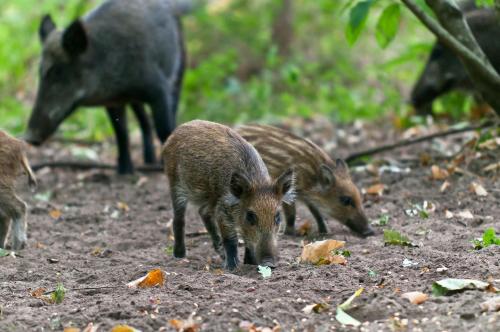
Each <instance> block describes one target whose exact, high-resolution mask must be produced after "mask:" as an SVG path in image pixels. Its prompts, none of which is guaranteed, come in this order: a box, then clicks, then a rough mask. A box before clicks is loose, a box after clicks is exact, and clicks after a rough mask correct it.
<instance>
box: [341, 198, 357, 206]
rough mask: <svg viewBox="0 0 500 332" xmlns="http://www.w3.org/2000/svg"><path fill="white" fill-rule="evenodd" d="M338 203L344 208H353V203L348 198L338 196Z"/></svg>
mask: <svg viewBox="0 0 500 332" xmlns="http://www.w3.org/2000/svg"><path fill="white" fill-rule="evenodd" d="M340 203H342V205H344V206H354V201H353V199H352V198H351V197H349V196H340Z"/></svg>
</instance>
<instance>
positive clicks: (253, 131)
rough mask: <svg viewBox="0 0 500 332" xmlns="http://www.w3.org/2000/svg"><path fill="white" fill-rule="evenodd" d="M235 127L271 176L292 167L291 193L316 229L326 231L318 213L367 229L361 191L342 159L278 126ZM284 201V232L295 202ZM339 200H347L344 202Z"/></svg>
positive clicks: (289, 226) (356, 228)
mask: <svg viewBox="0 0 500 332" xmlns="http://www.w3.org/2000/svg"><path fill="white" fill-rule="evenodd" d="M236 131H237V132H238V133H239V134H240V135H241V136H242V137H243V138H244V139H246V140H247V141H248V142H249V143H250V144H252V145H253V146H254V147H255V148H256V149H257V151H258V152H259V154H260V155H261V157H262V159H263V160H264V162H265V163H266V166H267V168H268V170H269V173H270V174H271V176H272V177H277V176H278V175H279V174H281V173H282V172H284V171H285V170H286V169H288V168H291V167H293V169H294V179H293V183H294V187H295V190H294V191H293V193H291V194H292V195H293V196H294V198H296V199H297V200H299V201H302V202H304V203H305V204H306V205H307V206H308V207H309V209H310V210H311V212H312V214H313V215H314V217H315V219H316V221H317V222H318V229H319V231H320V233H326V232H327V227H326V223H325V221H324V220H323V217H322V215H321V213H323V214H326V215H327V216H329V217H333V218H335V219H337V220H339V221H340V222H341V223H343V224H345V225H347V226H348V227H350V228H351V229H353V230H354V231H356V232H358V233H361V234H365V233H366V234H367V233H370V232H371V229H370V227H369V221H368V219H367V217H366V215H365V214H364V212H363V207H362V199H361V195H360V194H359V191H358V189H357V188H356V186H355V184H354V183H353V182H352V179H351V177H350V174H349V169H348V167H347V165H346V163H345V162H344V161H343V160H341V159H337V160H332V158H330V156H328V155H327V154H326V152H324V151H323V150H322V149H321V148H320V147H319V146H317V145H316V144H314V143H313V142H311V141H310V140H308V139H305V138H302V137H300V136H297V135H295V134H293V133H291V132H289V131H286V130H283V129H281V128H277V127H273V126H267V125H244V126H241V127H238V128H236ZM346 197H347V198H346ZM284 201H285V203H287V204H288V205H289V206H283V209H284V212H285V216H286V219H287V231H286V233H287V234H293V233H294V232H295V231H294V222H295V205H294V203H293V200H291V201H289V200H288V199H285V200H284ZM351 201H352V203H351ZM342 202H348V203H349V204H348V206H347V205H345V204H343V203H342Z"/></svg>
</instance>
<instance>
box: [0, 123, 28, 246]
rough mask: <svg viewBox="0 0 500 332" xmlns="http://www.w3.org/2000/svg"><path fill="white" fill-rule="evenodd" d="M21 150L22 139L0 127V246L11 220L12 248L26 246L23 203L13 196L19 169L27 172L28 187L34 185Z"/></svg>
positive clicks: (5, 236)
mask: <svg viewBox="0 0 500 332" xmlns="http://www.w3.org/2000/svg"><path fill="white" fill-rule="evenodd" d="M24 150H25V143H24V142H22V141H20V140H18V139H16V138H14V137H12V136H10V135H8V134H7V133H5V132H3V131H1V130H0V248H5V244H6V240H7V233H8V231H9V225H10V222H11V220H12V227H11V238H12V249H14V250H19V249H22V248H24V246H25V245H26V240H27V237H26V228H27V222H26V203H24V202H23V201H22V200H21V199H20V198H19V197H18V196H17V195H16V193H15V182H16V178H17V176H18V174H19V172H20V171H21V170H24V171H25V172H26V173H27V175H28V177H29V184H30V186H32V187H34V186H36V179H35V176H34V174H33V172H32V171H31V168H30V166H29V164H28V159H27V158H26V154H25V151H24Z"/></svg>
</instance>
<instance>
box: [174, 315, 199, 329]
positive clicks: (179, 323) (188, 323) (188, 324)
mask: <svg viewBox="0 0 500 332" xmlns="http://www.w3.org/2000/svg"><path fill="white" fill-rule="evenodd" d="M168 323H169V324H170V325H172V327H173V328H174V329H176V330H177V331H180V332H197V331H198V330H199V329H200V325H199V324H196V323H195V321H194V319H193V316H192V315H191V316H190V317H189V318H188V319H186V320H180V319H171V320H169V321H168Z"/></svg>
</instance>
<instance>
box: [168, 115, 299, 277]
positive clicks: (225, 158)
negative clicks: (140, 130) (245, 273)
mask: <svg viewBox="0 0 500 332" xmlns="http://www.w3.org/2000/svg"><path fill="white" fill-rule="evenodd" d="M162 156H163V160H164V165H165V173H166V175H167V177H168V180H169V183H170V193H171V198H172V205H173V209H174V220H173V228H174V256H175V257H178V258H180V257H185V255H186V248H185V244H184V236H185V234H184V225H185V220H184V214H185V211H186V205H187V203H188V202H191V203H194V204H195V205H197V206H198V207H199V214H200V216H201V219H202V221H203V223H204V224H205V227H206V229H207V231H208V232H209V234H210V236H211V238H212V241H213V245H214V248H215V250H216V251H218V252H219V253H221V254H222V251H221V246H223V248H224V251H225V259H226V267H227V268H228V269H230V270H232V269H234V268H236V266H237V265H238V250H237V247H238V234H240V235H241V237H242V238H243V240H244V243H245V255H244V263H245V264H259V265H265V266H269V267H274V265H275V263H276V260H277V256H278V253H277V233H278V229H279V224H280V213H279V208H280V206H281V204H282V203H283V202H285V203H288V204H290V203H291V202H292V201H293V194H294V175H293V172H292V170H290V169H286V170H284V171H283V172H282V173H281V174H278V176H277V177H276V178H275V180H273V179H271V177H270V176H269V173H268V170H267V168H266V165H265V164H264V162H263V160H262V158H261V157H260V156H259V154H258V153H257V151H256V150H255V149H254V148H253V147H252V145H250V144H249V143H248V142H247V141H245V140H244V139H243V138H242V137H241V136H240V135H238V133H236V132H235V131H234V130H232V129H231V128H229V127H226V126H224V125H220V124H217V123H213V122H208V121H200V120H195V121H191V122H188V123H185V124H183V125H181V126H179V127H178V128H177V129H176V130H175V131H174V132H173V134H172V135H171V136H170V137H169V138H168V140H167V142H166V143H165V146H164V148H163V153H162Z"/></svg>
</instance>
